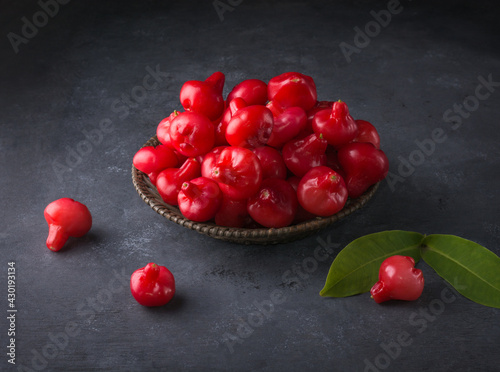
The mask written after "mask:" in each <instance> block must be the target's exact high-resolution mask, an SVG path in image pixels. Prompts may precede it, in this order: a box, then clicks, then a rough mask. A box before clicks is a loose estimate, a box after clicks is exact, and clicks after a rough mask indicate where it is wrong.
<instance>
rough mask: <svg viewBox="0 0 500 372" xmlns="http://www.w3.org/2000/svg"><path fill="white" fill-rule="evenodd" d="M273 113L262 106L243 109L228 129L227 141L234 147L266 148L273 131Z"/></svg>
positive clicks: (232, 120) (233, 117) (234, 117)
mask: <svg viewBox="0 0 500 372" xmlns="http://www.w3.org/2000/svg"><path fill="white" fill-rule="evenodd" d="M273 125H274V119H273V114H272V113H271V111H270V110H269V109H268V108H267V107H265V106H261V105H253V106H247V107H242V108H240V109H239V110H238V111H236V112H235V113H234V114H233V116H232V118H231V120H230V121H229V123H228V124H227V127H226V140H227V142H228V143H229V144H230V145H232V146H239V147H246V148H256V147H260V146H264V145H265V144H266V143H267V141H269V137H270V136H271V132H272V130H273Z"/></svg>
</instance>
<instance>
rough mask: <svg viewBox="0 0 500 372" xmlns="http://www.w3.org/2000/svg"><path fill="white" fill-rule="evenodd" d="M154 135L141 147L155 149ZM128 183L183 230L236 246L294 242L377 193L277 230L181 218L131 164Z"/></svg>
mask: <svg viewBox="0 0 500 372" xmlns="http://www.w3.org/2000/svg"><path fill="white" fill-rule="evenodd" d="M159 144H160V142H159V141H158V139H157V137H156V136H153V137H151V138H150V139H149V140H148V141H147V142H146V143H145V144H144V145H143V146H142V147H145V146H157V145H159ZM132 182H133V184H134V187H135V189H136V191H137V193H138V194H139V195H140V197H141V199H142V200H143V201H144V202H145V203H146V204H148V205H149V206H150V207H151V208H152V209H153V210H154V211H155V212H157V213H158V214H160V215H162V216H163V217H165V218H167V219H168V220H170V221H172V222H174V223H176V224H178V225H180V226H183V227H185V228H188V229H191V230H194V231H197V232H199V233H201V234H204V235H208V236H210V237H212V238H216V239H221V240H226V241H231V242H236V243H240V244H277V243H285V242H288V241H294V240H298V239H301V238H303V237H306V236H308V235H311V234H313V233H315V232H317V231H319V230H321V229H323V228H325V227H327V226H329V225H331V224H333V223H334V222H337V221H338V220H340V219H342V218H344V217H346V216H348V215H350V214H351V213H353V212H354V211H356V210H358V209H359V208H361V207H362V206H364V205H365V204H366V203H367V202H368V200H370V199H371V198H372V196H373V195H374V194H375V192H376V191H377V189H378V187H379V185H380V182H378V183H376V184H374V185H372V186H370V187H369V188H368V190H367V191H365V193H363V194H362V195H361V196H360V197H358V198H356V199H351V198H348V200H347V202H346V205H345V206H344V208H343V209H342V210H341V211H339V212H338V213H336V214H334V215H332V216H329V217H316V218H314V219H311V220H308V221H304V222H300V223H298V224H294V225H290V226H286V227H281V228H267V227H262V228H260V227H257V228H245V227H227V226H220V225H216V224H215V223H213V222H195V221H192V220H189V219H187V218H186V217H184V216H183V215H182V213H181V212H180V210H179V208H178V207H176V206H172V205H169V204H167V203H165V202H164V201H163V200H162V198H161V197H160V194H159V193H158V191H157V189H156V187H155V186H154V185H153V184H152V183H151V181H150V180H149V177H148V176H147V175H146V174H145V173H143V172H141V171H140V170H138V169H137V168H136V167H135V166H134V165H132Z"/></svg>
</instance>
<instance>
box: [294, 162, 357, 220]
mask: <svg viewBox="0 0 500 372" xmlns="http://www.w3.org/2000/svg"><path fill="white" fill-rule="evenodd" d="M297 197H298V200H299V203H300V205H301V206H302V207H303V208H304V209H305V210H307V211H308V212H310V213H312V214H315V215H317V216H321V217H329V216H333V215H334V214H335V213H337V212H339V211H341V210H342V208H344V206H345V203H346V202H347V197H348V194H347V188H346V186H345V183H344V180H343V179H342V177H341V176H340V175H339V174H338V173H337V172H335V171H334V170H332V169H330V168H328V167H325V166H319V167H315V168H313V169H311V170H310V171H309V172H307V173H306V174H305V175H304V177H302V179H301V180H300V183H299V186H298V187H297Z"/></svg>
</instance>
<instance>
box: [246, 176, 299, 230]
mask: <svg viewBox="0 0 500 372" xmlns="http://www.w3.org/2000/svg"><path fill="white" fill-rule="evenodd" d="M297 207H298V202H297V194H296V193H295V190H294V189H293V187H292V186H291V185H290V184H289V183H288V182H287V181H286V180H283V179H279V178H267V179H265V180H263V181H262V184H261V186H260V189H259V191H258V192H257V193H256V194H255V195H253V196H252V197H250V198H249V199H248V204H247V209H248V213H249V214H250V216H251V217H252V218H253V220H254V221H256V222H257V223H259V224H261V225H262V226H265V227H269V228H280V227H285V226H288V225H290V224H291V223H292V222H293V220H294V218H295V214H296V213H297Z"/></svg>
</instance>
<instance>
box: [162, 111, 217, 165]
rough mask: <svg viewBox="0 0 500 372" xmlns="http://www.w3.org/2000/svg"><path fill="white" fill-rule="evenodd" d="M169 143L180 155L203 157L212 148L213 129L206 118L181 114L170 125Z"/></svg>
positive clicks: (213, 141) (196, 114)
mask: <svg viewBox="0 0 500 372" xmlns="http://www.w3.org/2000/svg"><path fill="white" fill-rule="evenodd" d="M170 141H171V143H172V145H173V146H174V148H175V149H176V150H177V151H179V152H180V153H181V154H182V155H185V156H188V157H195V156H198V155H204V154H206V153H207V152H209V151H210V150H211V149H212V147H213V146H214V143H215V128H214V126H213V124H212V122H211V121H210V120H209V119H208V118H207V117H206V116H204V115H201V114H198V113H195V112H183V113H180V114H179V115H177V116H176V117H175V119H174V120H172V123H171V124H170Z"/></svg>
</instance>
